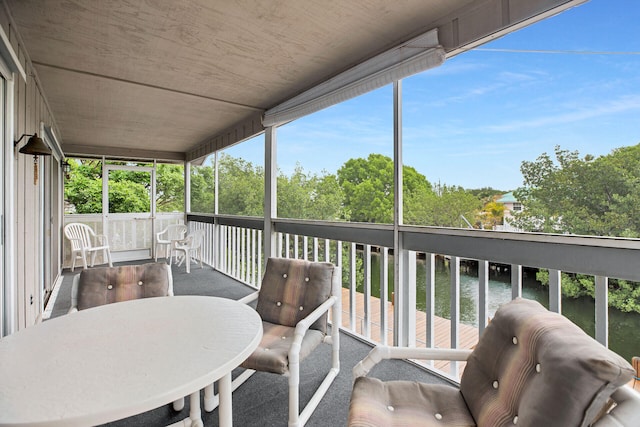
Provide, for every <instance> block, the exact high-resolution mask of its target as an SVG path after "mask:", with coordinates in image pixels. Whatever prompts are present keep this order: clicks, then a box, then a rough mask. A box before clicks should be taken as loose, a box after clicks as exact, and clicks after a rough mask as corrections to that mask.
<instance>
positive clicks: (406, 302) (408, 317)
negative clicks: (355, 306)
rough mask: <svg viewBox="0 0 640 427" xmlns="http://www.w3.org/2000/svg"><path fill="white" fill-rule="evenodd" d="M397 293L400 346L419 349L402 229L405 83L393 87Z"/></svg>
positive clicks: (410, 263) (411, 269)
mask: <svg viewBox="0 0 640 427" xmlns="http://www.w3.org/2000/svg"><path fill="white" fill-rule="evenodd" d="M393 170H394V174H393V175H394V176H393V187H394V191H393V197H394V201H393V259H394V262H393V278H394V283H393V289H394V295H395V311H394V317H395V318H394V328H395V330H394V338H393V342H394V345H396V346H415V330H416V316H415V310H416V304H415V303H416V287H415V253H410V252H409V251H407V250H405V249H404V244H403V238H402V234H401V233H400V226H402V218H403V210H402V200H403V194H402V183H403V178H402V81H395V82H394V83H393Z"/></svg>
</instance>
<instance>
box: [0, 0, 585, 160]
mask: <svg viewBox="0 0 640 427" xmlns="http://www.w3.org/2000/svg"><path fill="white" fill-rule="evenodd" d="M584 1H586V0H405V1H393V2H392V1H388V0H350V1H317V0H295V1H294V0H291V1H221V0H217V1H214V0H189V1H187V0H182V1H178V0H153V1H131V0H110V1H89V0H47V1H42V0H5V6H6V7H7V8H8V10H9V12H10V14H11V15H12V17H13V20H14V23H13V24H14V25H15V27H16V28H17V30H18V33H19V36H18V35H16V34H14V31H11V34H10V35H9V37H21V39H22V40H21V44H23V45H24V46H25V47H26V51H27V52H28V55H29V58H30V60H31V61H32V63H33V68H34V69H35V77H36V79H37V81H38V85H39V86H40V87H41V91H42V92H43V93H44V94H45V96H46V99H47V102H48V104H49V106H50V108H51V110H52V112H53V115H54V117H55V120H56V123H55V124H56V128H57V130H58V135H57V136H58V139H59V142H60V143H61V146H62V149H63V151H64V152H65V154H66V155H107V156H112V157H131V158H158V159H166V160H185V159H186V160H191V159H195V158H198V157H201V156H203V155H205V154H208V153H210V152H212V151H214V150H216V149H219V148H222V147H224V146H227V145H230V144H233V143H236V142H238V141H241V140H243V139H246V138H247V137H250V136H252V135H255V134H257V133H259V132H261V131H262V129H263V128H262V123H261V117H262V115H263V114H264V112H265V111H266V110H268V109H270V108H272V107H275V106H277V105H279V104H281V103H283V102H284V101H286V100H288V99H290V98H291V97H294V96H295V95H298V94H300V93H303V92H304V91H307V90H309V89H310V88H313V87H314V86H316V85H318V84H320V83H322V82H324V81H327V80H328V79H330V78H332V77H334V76H336V75H338V74H340V73H342V72H344V71H345V70H348V69H350V68H351V67H353V66H355V65H357V64H359V63H361V62H363V61H365V60H368V59H370V58H372V57H375V56H376V55H379V54H381V53H383V52H385V51H387V50H389V49H392V48H395V47H398V46H400V45H401V44H402V43H404V42H406V41H408V40H410V39H412V38H414V37H417V36H419V35H421V34H424V33H426V32H427V31H429V30H432V29H434V28H437V30H438V37H439V41H440V44H441V45H442V46H443V47H444V50H445V52H446V55H447V56H452V55H455V54H457V53H460V52H462V51H464V50H465V49H469V48H471V47H474V46H476V45H478V44H481V43H484V42H487V41H489V40H491V39H493V38H496V37H499V36H501V35H503V34H506V33H508V32H511V31H515V30H516V29H518V28H520V27H522V26H524V25H529V24H531V23H534V22H536V21H537V20H540V19H544V18H546V17H548V16H550V15H552V14H555V13H558V12H561V11H563V10H565V9H567V8H569V7H572V6H575V5H578V4H580V3H583V2H584Z"/></svg>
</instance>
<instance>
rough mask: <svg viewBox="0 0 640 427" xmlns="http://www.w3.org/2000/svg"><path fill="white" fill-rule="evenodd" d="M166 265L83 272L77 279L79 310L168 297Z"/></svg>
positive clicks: (152, 264)
mask: <svg viewBox="0 0 640 427" xmlns="http://www.w3.org/2000/svg"><path fill="white" fill-rule="evenodd" d="M168 291H169V277H168V269H167V267H166V264H161V263H159V264H156V263H149V264H143V265H125V266H120V267H95V268H89V269H87V270H83V271H82V272H81V273H80V277H79V280H78V304H77V305H78V310H84V309H87V308H91V307H97V306H100V305H104V304H111V303H114V302H120V301H128V300H132V299H138V298H149V297H156V296H166V295H167V293H168Z"/></svg>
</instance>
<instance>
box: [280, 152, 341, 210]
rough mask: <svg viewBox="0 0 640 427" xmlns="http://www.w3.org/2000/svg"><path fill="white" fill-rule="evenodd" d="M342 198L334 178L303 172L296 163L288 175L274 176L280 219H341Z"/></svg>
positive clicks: (330, 175)
mask: <svg viewBox="0 0 640 427" xmlns="http://www.w3.org/2000/svg"><path fill="white" fill-rule="evenodd" d="M343 202H344V195H343V193H342V188H341V187H340V185H339V184H338V180H337V178H336V176H335V175H332V174H328V173H326V172H323V173H322V174H320V175H318V174H313V173H305V171H304V169H303V168H302V166H300V164H297V165H296V168H295V170H294V172H293V174H291V176H289V177H288V176H286V175H284V174H283V173H280V174H279V175H278V216H279V217H281V218H297V219H316V220H327V221H338V220H345V219H346V218H347V214H346V212H345V210H344V203H343Z"/></svg>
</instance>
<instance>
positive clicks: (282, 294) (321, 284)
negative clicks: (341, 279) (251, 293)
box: [256, 258, 335, 333]
mask: <svg viewBox="0 0 640 427" xmlns="http://www.w3.org/2000/svg"><path fill="white" fill-rule="evenodd" d="M334 269H335V268H334V265H333V264H331V263H328V262H310V261H303V260H296V259H285V258H269V260H268V261H267V266H266V269H265V273H264V277H263V279H262V287H261V288H260V294H259V296H258V304H257V306H256V310H257V311H258V314H260V317H261V318H262V320H264V321H267V322H270V323H277V324H280V325H285V326H295V325H296V324H297V323H298V322H299V321H300V320H302V319H304V318H305V317H306V316H308V315H309V313H311V312H312V311H313V310H315V309H316V308H318V306H319V305H320V304H322V303H323V302H325V301H326V300H327V299H329V297H330V296H331V284H332V278H333V272H334ZM311 329H317V330H319V331H321V332H322V333H326V331H327V315H326V314H325V315H323V316H322V317H321V318H320V319H319V320H318V321H317V322H315V323H314V324H313V325H312V326H311Z"/></svg>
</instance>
